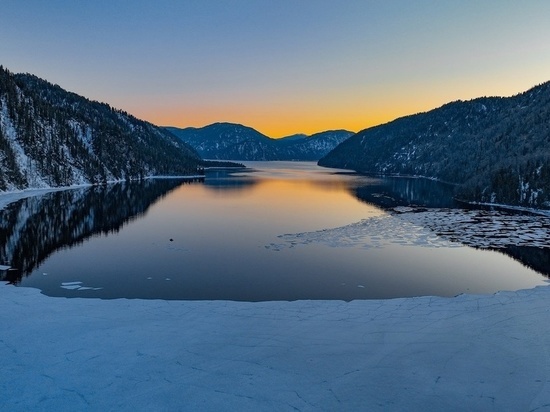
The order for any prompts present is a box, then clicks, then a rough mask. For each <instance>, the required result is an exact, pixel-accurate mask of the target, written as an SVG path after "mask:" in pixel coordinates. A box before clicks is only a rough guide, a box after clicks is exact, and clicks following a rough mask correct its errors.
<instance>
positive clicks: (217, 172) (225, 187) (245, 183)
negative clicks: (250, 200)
mask: <svg viewBox="0 0 550 412" xmlns="http://www.w3.org/2000/svg"><path fill="white" fill-rule="evenodd" d="M236 174H238V175H237V176H236ZM257 183H258V182H257V180H256V179H254V178H253V177H252V173H251V171H250V170H249V169H245V170H243V169H237V170H235V169H234V168H231V169H229V168H225V169H224V168H221V169H210V170H206V171H205V179H204V187H205V188H206V189H210V190H214V191H218V192H221V191H223V192H230V191H232V192H241V191H246V190H249V189H252V188H253V187H254V186H256V184H257Z"/></svg>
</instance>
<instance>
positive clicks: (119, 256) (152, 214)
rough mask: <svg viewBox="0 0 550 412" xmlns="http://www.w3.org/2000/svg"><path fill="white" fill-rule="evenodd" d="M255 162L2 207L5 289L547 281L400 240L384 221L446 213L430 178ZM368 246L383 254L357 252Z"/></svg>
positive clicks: (439, 287) (247, 293) (134, 293)
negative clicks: (403, 210) (430, 210)
mask: <svg viewBox="0 0 550 412" xmlns="http://www.w3.org/2000/svg"><path fill="white" fill-rule="evenodd" d="M252 166H253V167H252V168H251V169H250V170H247V171H244V170H238V171H233V170H219V169H218V170H209V171H207V174H206V177H205V180H204V181H203V182H201V183H197V184H190V185H183V184H182V181H178V180H159V181H146V182H142V183H131V184H117V185H111V186H105V187H94V188H87V189H77V190H68V191H60V192H53V193H49V194H47V195H43V196H38V197H34V198H28V199H24V200H21V201H18V202H16V203H13V204H11V205H9V206H8V207H6V208H5V209H4V210H2V211H0V222H1V224H0V242H1V244H0V259H1V260H2V261H4V262H6V263H7V264H9V265H10V266H13V267H15V268H17V269H18V272H8V273H5V272H0V273H2V276H3V278H2V280H10V281H12V282H14V283H19V284H20V285H21V286H30V287H37V288H39V289H40V290H42V292H43V293H45V294H47V295H49V296H67V297H77V296H79V297H97V298H104V299H110V298H152V299H205V300H213V299H214V300H215V299H222V300H245V301H261V300H295V299H343V300H353V299H369V298H393V297H404V296H419V295H441V296H454V295H456V294H459V293H464V292H474V293H491V292H495V291H497V290H516V289H520V288H527V287H533V286H534V285H538V284H541V283H542V282H543V279H542V277H541V276H540V275H538V274H537V273H535V272H533V270H529V269H526V268H523V267H521V266H520V265H519V264H518V263H516V262H513V261H511V259H509V258H506V257H505V256H502V255H500V254H497V253H494V252H490V251H487V250H484V251H481V250H480V251H476V250H473V249H472V248H465V247H439V246H438V245H435V246H434V245H432V243H433V242H432V238H438V237H437V236H436V235H435V234H434V233H430V232H429V231H428V230H427V229H425V230H424V231H420V232H418V228H419V226H415V227H412V230H411V231H409V232H407V231H408V228H409V227H410V226H411V225H412V224H411V225H409V226H405V225H403V224H402V222H401V220H400V219H397V218H396V217H395V216H391V215H389V214H388V213H386V212H385V211H384V210H389V208H391V207H395V206H405V205H409V204H416V205H423V206H424V207H426V206H430V207H436V206H437V207H443V206H448V205H449V203H447V202H452V198H451V196H450V195H449V192H448V191H447V188H445V187H442V186H441V185H440V184H438V183H437V182H431V181H422V180H419V179H409V180H406V179H386V180H383V179H373V178H370V177H365V176H360V175H356V174H350V173H341V172H339V171H334V170H330V169H322V168H318V167H316V166H315V165H314V164H312V163H309V164H308V163H296V164H294V163H288V164H285V163H284V162H277V163H270V164H254V165H252ZM168 193H169V195H167V194H168ZM161 198H162V199H161ZM426 199H427V200H426ZM365 202H367V203H369V205H367V204H366V203H365ZM374 205H376V206H374ZM138 217H140V218H139V219H138ZM377 219H378V220H377ZM130 221H131V222H132V224H128V222H130ZM373 222H378V224H374V223H373ZM415 231H417V232H415ZM424 232H428V233H427V235H426V236H424V234H425V233H424ZM107 233H110V234H111V235H110V236H103V234H107ZM285 233H287V234H291V235H284V236H283V237H281V235H282V234H285ZM292 233H298V235H297V236H293V235H292ZM310 233H313V234H314V237H313V238H312V237H311V236H310V235H309V234H310ZM285 236H287V237H288V236H290V238H289V239H287V237H285ZM422 236H424V237H422ZM317 238H318V239H320V240H319V241H317V240H316V239H317ZM424 238H425V240H426V241H425V245H424V246H422V245H420V246H419V245H418V243H419V241H418V239H424ZM365 239H367V241H368V242H370V243H372V244H380V245H381V246H380V247H376V248H365V247H362V245H363V244H364V243H365V241H364V240H365ZM84 240H86V241H85V242H84ZM287 240H288V241H289V242H290V243H289V244H290V245H291V247H286V248H285V247H282V246H281V247H279V246H280V245H279V243H284V242H286V241H287ZM408 240H410V241H408ZM327 242H328V243H327ZM407 242H408V243H407ZM272 243H276V244H275V245H273V246H272V245H271V244H272ZM329 243H330V244H329ZM409 244H411V245H412V246H411V247H404V246H407V245H409ZM75 245H79V246H78V247H73V246H75ZM293 245H296V247H294V246H293ZM301 245H303V246H301ZM456 245H459V244H456V243H455V244H454V246H456ZM283 246H284V245H283ZM327 246H329V247H327ZM332 246H334V247H332ZM511 250H512V249H511ZM54 252H55V253H54ZM530 252H531V253H530V255H531V256H528V255H529V254H527V255H525V256H526V257H523V255H522V253H521V250H517V249H513V250H512V252H511V253H510V256H511V255H512V253H515V254H516V256H515V258H516V259H518V260H521V261H522V262H524V263H525V262H530V261H531V260H532V261H533V264H532V267H533V268H534V269H535V270H539V271H540V266H541V265H536V262H535V261H537V260H538V261H539V262H542V261H544V257H541V256H540V253H539V252H537V251H535V250H532V251H530ZM518 254H519V255H521V257H520V258H518V257H517V255H518ZM522 259H523V260H522ZM0 263H2V262H0Z"/></svg>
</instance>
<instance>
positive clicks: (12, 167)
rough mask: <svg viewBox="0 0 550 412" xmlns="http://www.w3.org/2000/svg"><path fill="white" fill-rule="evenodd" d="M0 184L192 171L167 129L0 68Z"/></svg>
mask: <svg viewBox="0 0 550 412" xmlns="http://www.w3.org/2000/svg"><path fill="white" fill-rule="evenodd" d="M0 159H1V163H0V190H17V189H25V188H29V187H58V186H68V185H75V184H89V183H103V182H107V181H115V180H127V179H138V178H142V177H146V176H150V175H187V174H196V173H197V167H198V166H199V164H200V161H201V160H200V157H199V155H198V154H197V152H196V151H195V150H193V149H192V148H191V147H189V146H188V145H186V144H184V143H183V142H182V141H181V140H179V139H177V138H176V137H175V136H173V135H172V134H171V133H169V132H167V131H166V130H164V129H162V128H159V127H156V126H154V125H152V124H150V123H147V122H144V121H142V120H139V119H136V118H135V117H133V116H131V115H129V114H127V113H125V112H123V111H120V110H115V109H113V108H111V107H110V106H109V105H107V104H105V103H98V102H95V101H90V100H88V99H86V98H84V97H81V96H79V95H77V94H74V93H71V92H68V91H66V90H63V89H62V88H61V87H59V86H57V85H53V84H51V83H48V82H47V81H45V80H42V79H39V78H38V77H36V76H33V75H30V74H12V73H11V72H9V71H8V70H6V69H4V68H3V67H2V66H0Z"/></svg>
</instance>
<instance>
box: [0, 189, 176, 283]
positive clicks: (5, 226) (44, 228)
mask: <svg viewBox="0 0 550 412" xmlns="http://www.w3.org/2000/svg"><path fill="white" fill-rule="evenodd" d="M182 183H183V182H182V180H178V179H160V180H156V179H155V180H145V181H142V182H126V183H118V184H112V185H107V186H94V187H88V188H82V189H72V190H62V191H56V192H50V193H47V194H44V195H42V196H34V197H29V198H26V199H22V200H20V201H18V202H14V203H12V204H9V205H8V206H6V208H5V209H3V210H0V263H2V264H5V265H9V266H11V267H12V268H13V269H15V270H13V269H12V270H9V271H7V272H4V273H2V272H0V280H2V281H8V282H12V283H18V282H19V281H20V280H21V278H22V277H23V276H27V275H29V274H30V273H31V272H32V271H33V270H35V269H36V268H37V267H38V266H39V265H40V264H41V263H42V262H43V261H44V260H45V259H46V258H47V257H48V256H49V255H51V254H52V253H53V252H55V251H56V250H58V249H60V248H64V247H72V246H74V245H76V244H79V243H82V242H83V241H84V240H85V239H87V238H89V237H90V236H93V235H97V234H108V233H113V232H118V231H119V230H120V229H121V228H122V227H123V226H124V225H125V224H126V223H127V222H129V221H131V220H132V219H135V218H137V217H139V216H142V215H143V214H145V212H146V211H147V210H148V209H149V207H150V206H151V205H152V204H154V203H155V202H156V201H157V200H159V199H160V198H162V197H163V196H165V195H166V194H167V193H168V192H170V191H172V190H173V189H175V188H176V187H178V186H180V185H181V184H182Z"/></svg>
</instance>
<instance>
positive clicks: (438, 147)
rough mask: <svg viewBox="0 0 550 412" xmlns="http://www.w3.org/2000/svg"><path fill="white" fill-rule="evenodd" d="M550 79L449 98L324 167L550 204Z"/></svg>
mask: <svg viewBox="0 0 550 412" xmlns="http://www.w3.org/2000/svg"><path fill="white" fill-rule="evenodd" d="M549 160H550V83H545V84H542V85H540V86H537V87H535V88H533V89H531V90H529V91H527V92H525V93H522V94H519V95H516V96H513V97H510V98H502V97H491V98H487V97H484V98H479V99H475V100H471V101H467V102H464V101H457V102H453V103H449V104H446V105H444V106H442V107H440V108H438V109H435V110H432V111H430V112H427V113H420V114H417V115H412V116H407V117H403V118H400V119H397V120H395V121H393V122H390V123H387V124H384V125H380V126H377V127H373V128H369V129H366V130H363V131H361V132H359V133H358V134H356V135H354V136H352V137H351V138H350V139H348V140H347V141H345V142H344V143H342V144H341V145H339V146H338V147H336V148H335V149H334V150H333V151H332V152H330V153H329V154H328V155H327V156H326V157H324V158H323V159H321V160H320V161H319V164H320V165H321V166H327V167H339V168H348V169H354V170H357V171H360V172H365V173H372V174H382V175H384V174H385V175H412V176H424V177H429V178H435V179H439V180H442V181H446V182H449V183H454V184H456V196H457V197H458V198H461V199H463V200H468V201H479V202H492V203H506V204H512V205H520V206H528V207H537V208H550V165H549Z"/></svg>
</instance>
